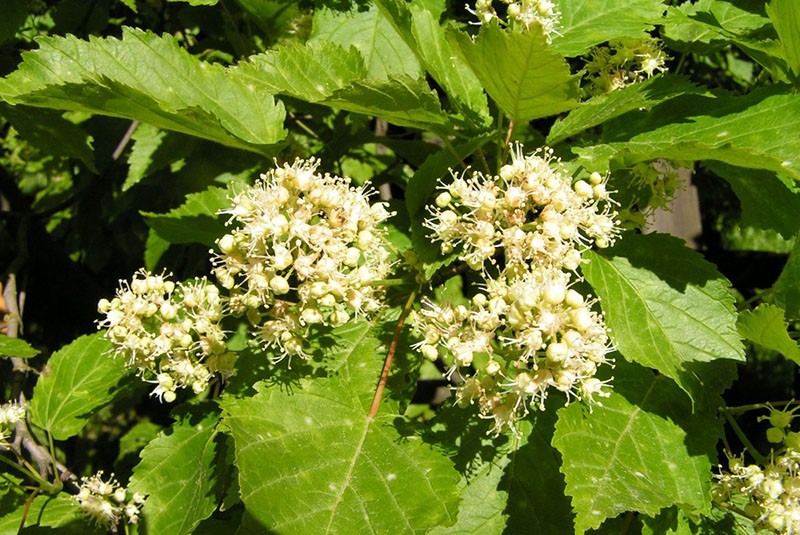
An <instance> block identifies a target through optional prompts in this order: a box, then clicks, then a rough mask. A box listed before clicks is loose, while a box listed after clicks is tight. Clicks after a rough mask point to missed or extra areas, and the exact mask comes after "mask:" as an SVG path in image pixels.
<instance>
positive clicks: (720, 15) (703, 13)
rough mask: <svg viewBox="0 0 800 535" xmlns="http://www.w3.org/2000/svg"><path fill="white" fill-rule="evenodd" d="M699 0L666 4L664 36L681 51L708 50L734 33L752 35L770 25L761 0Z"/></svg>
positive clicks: (735, 34) (718, 46)
mask: <svg viewBox="0 0 800 535" xmlns="http://www.w3.org/2000/svg"><path fill="white" fill-rule="evenodd" d="M749 4H750V5H749V6H748V5H747V3H746V2H729V1H725V0H699V1H697V2H683V3H681V4H680V5H678V6H674V7H669V8H668V10H667V16H666V18H665V19H664V34H663V36H664V39H665V40H666V41H667V42H668V43H669V45H670V47H671V48H675V49H677V50H680V51H686V50H695V51H698V52H710V51H712V50H715V49H718V48H721V47H722V46H724V45H726V44H728V42H729V41H730V40H731V39H732V38H733V37H734V36H739V37H744V38H746V37H748V36H753V35H754V34H755V33H756V32H759V31H760V30H764V29H765V27H768V26H769V19H768V18H767V17H766V16H765V14H764V10H763V5H764V4H763V2H750V3H749Z"/></svg>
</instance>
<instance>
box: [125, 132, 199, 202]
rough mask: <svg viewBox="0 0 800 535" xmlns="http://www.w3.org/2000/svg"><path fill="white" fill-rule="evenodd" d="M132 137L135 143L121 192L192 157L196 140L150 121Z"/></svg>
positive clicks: (129, 156)
mask: <svg viewBox="0 0 800 535" xmlns="http://www.w3.org/2000/svg"><path fill="white" fill-rule="evenodd" d="M131 140H132V141H133V145H132V146H131V151H130V154H129V155H128V176H127V177H126V178H125V182H124V183H123V184H122V191H127V190H129V189H130V188H132V187H133V186H135V185H136V184H138V183H139V182H140V181H141V180H143V179H144V178H145V177H147V176H150V175H152V174H153V173H156V172H157V171H160V170H161V169H164V168H166V167H167V166H169V165H170V164H172V163H175V162H177V161H179V160H181V159H182V158H185V157H187V156H189V154H191V152H192V149H193V148H194V146H195V142H196V141H197V140H196V139H195V138H192V137H189V136H185V135H183V134H178V133H176V132H169V131H166V130H160V129H159V128H156V127H155V126H152V125H149V124H140V125H139V126H138V127H137V128H136V130H135V131H134V132H133V135H132V136H131Z"/></svg>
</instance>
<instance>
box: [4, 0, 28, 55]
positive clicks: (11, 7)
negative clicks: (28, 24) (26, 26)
mask: <svg viewBox="0 0 800 535" xmlns="http://www.w3.org/2000/svg"><path fill="white" fill-rule="evenodd" d="M27 16H28V0H5V1H4V2H3V16H2V17H0V44H2V43H5V42H6V41H9V40H11V39H13V38H14V35H16V33H17V30H18V29H19V27H20V26H22V23H24V22H25V19H26V18H27Z"/></svg>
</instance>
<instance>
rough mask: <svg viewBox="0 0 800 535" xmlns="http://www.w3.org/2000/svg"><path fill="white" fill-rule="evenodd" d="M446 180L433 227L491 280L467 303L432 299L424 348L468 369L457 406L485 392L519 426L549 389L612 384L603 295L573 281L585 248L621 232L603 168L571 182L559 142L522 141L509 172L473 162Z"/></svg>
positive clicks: (597, 391) (424, 316) (572, 392)
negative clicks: (556, 153)
mask: <svg viewBox="0 0 800 535" xmlns="http://www.w3.org/2000/svg"><path fill="white" fill-rule="evenodd" d="M439 189H440V190H441V193H439V195H438V196H437V197H436V206H435V207H433V208H431V209H430V214H431V217H430V218H429V219H428V220H427V221H426V226H428V228H430V229H431V230H432V231H433V237H434V239H435V240H437V241H440V242H441V249H442V252H444V253H450V252H456V254H458V257H459V258H460V259H461V260H463V261H464V262H466V264H467V265H468V266H469V267H470V268H471V269H473V270H475V271H478V272H480V273H481V275H482V277H483V280H484V282H483V291H481V292H480V293H478V294H476V295H474V296H473V297H472V298H471V300H470V303H469V306H464V305H461V306H457V307H451V306H437V305H435V304H433V303H431V302H425V303H424V304H423V307H422V309H421V311H420V312H419V313H418V314H417V315H416V318H415V319H414V326H415V330H416V331H417V333H418V334H419V336H420V337H421V338H423V341H421V342H420V343H418V344H417V345H416V346H415V347H417V348H418V349H419V350H420V351H421V353H422V354H423V355H424V356H425V357H426V358H428V359H431V360H436V359H438V358H440V357H442V358H444V359H445V361H446V362H448V363H449V364H450V365H451V368H450V371H449V372H448V373H449V374H453V373H454V372H455V371H456V370H458V371H459V373H460V374H461V375H462V376H463V377H465V378H466V379H465V381H464V382H463V383H462V384H461V385H460V386H459V387H458V388H457V392H456V400H457V402H458V403H459V405H462V406H467V405H470V404H472V403H474V402H477V403H478V406H479V408H480V413H481V415H482V416H483V417H485V418H491V419H494V421H495V425H494V431H496V432H500V431H501V430H502V429H504V428H510V429H512V430H515V422H516V420H518V419H519V418H521V417H523V416H524V415H525V414H527V412H528V406H532V407H538V408H543V406H544V400H545V398H546V397H547V394H548V391H549V389H550V388H555V389H556V390H560V391H562V392H565V393H566V394H567V397H568V398H569V397H570V396H574V397H576V398H584V399H587V400H589V401H593V396H607V395H609V394H608V393H607V392H604V391H603V389H602V388H603V386H604V384H605V383H604V382H602V381H600V380H599V379H597V378H595V374H596V372H597V369H598V367H599V366H600V365H602V364H605V363H608V359H607V354H608V353H609V351H610V343H609V339H608V334H607V330H606V326H605V324H604V322H603V318H602V316H601V315H600V314H599V313H597V312H596V311H595V310H594V305H595V304H596V300H595V299H592V298H591V297H590V296H588V297H587V296H584V295H582V294H581V293H580V292H579V291H577V290H576V289H575V288H573V286H574V282H575V281H576V280H577V278H578V275H577V274H576V272H575V270H576V269H577V268H578V266H579V265H580V262H581V253H582V251H584V250H585V249H587V248H589V247H590V246H591V245H592V244H595V245H597V246H598V247H607V246H609V245H611V244H612V243H613V242H614V240H615V239H616V236H617V233H618V230H617V226H616V221H615V217H616V213H615V212H613V210H612V201H611V200H610V199H609V196H608V193H607V191H606V188H605V179H604V178H603V177H602V176H600V175H599V174H598V173H592V175H591V177H590V178H589V180H588V181H585V180H577V181H573V178H572V176H570V175H569V173H567V172H566V171H565V169H564V168H563V167H562V166H561V164H560V161H559V160H557V159H556V158H554V157H553V153H552V150H550V149H544V150H540V151H537V152H535V153H533V154H531V155H528V156H524V155H523V154H522V147H521V146H519V145H517V146H516V147H515V148H514V150H513V151H512V162H511V163H510V164H508V165H505V166H503V167H502V168H501V170H500V174H499V176H485V175H484V174H482V173H479V172H475V173H472V176H470V177H466V176H460V177H458V176H457V177H455V179H454V180H453V182H451V183H450V184H441V185H440V187H439ZM472 370H474V372H473V371H472Z"/></svg>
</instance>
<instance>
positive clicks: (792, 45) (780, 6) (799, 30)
mask: <svg viewBox="0 0 800 535" xmlns="http://www.w3.org/2000/svg"><path fill="white" fill-rule="evenodd" d="M767 15H769V18H770V20H771V21H772V24H773V25H774V26H775V31H777V32H778V38H779V39H780V43H781V48H782V49H783V57H784V58H786V63H787V65H788V67H789V69H790V70H791V71H792V72H793V73H794V75H795V76H800V10H798V9H797V3H796V2H794V1H792V0H772V1H771V2H770V3H768V4H767Z"/></svg>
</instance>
